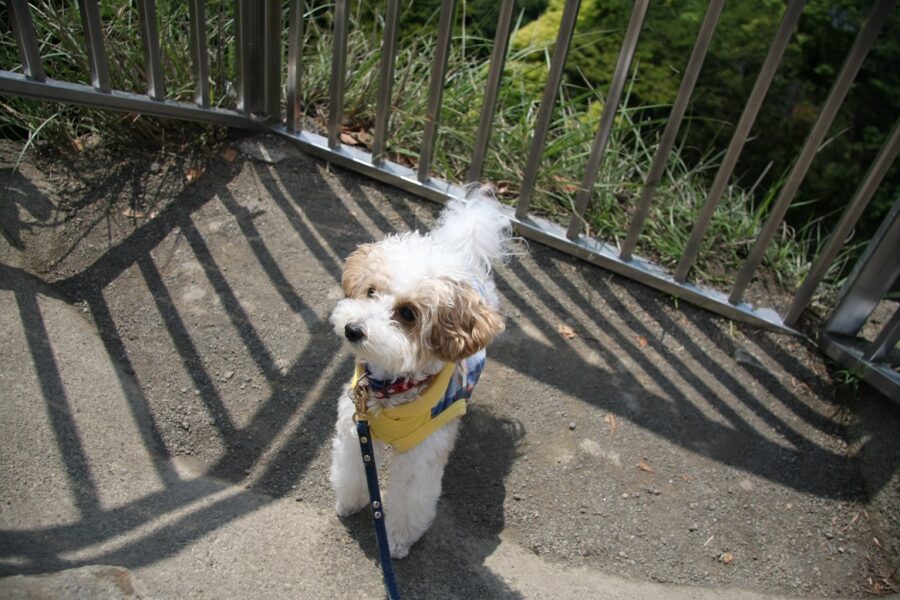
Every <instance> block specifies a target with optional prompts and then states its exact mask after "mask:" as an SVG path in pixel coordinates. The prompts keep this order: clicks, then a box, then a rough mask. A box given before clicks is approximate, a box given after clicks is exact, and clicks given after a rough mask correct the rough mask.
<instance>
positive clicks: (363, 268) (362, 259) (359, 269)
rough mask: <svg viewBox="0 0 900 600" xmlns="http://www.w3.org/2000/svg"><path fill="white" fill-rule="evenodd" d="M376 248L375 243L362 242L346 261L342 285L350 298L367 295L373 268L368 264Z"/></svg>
mask: <svg viewBox="0 0 900 600" xmlns="http://www.w3.org/2000/svg"><path fill="white" fill-rule="evenodd" d="M374 248H375V244H362V245H361V246H359V247H358V248H357V249H356V250H354V251H353V253H352V254H351V255H350V256H348V257H347V260H346V261H345V262H344V273H343V274H342V275H341V287H343V288H344V294H346V295H347V297H348V298H353V297H362V298H364V297H365V296H366V292H367V291H368V289H369V286H370V285H371V284H370V283H369V282H370V281H371V279H372V273H371V269H368V268H367V266H368V263H369V257H370V255H371V254H372V250H373V249H374Z"/></svg>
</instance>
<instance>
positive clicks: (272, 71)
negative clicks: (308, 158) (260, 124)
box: [255, 0, 282, 123]
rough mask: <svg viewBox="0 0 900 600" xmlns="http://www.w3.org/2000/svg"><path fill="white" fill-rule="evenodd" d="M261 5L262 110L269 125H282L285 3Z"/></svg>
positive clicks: (275, 0) (276, 0)
mask: <svg viewBox="0 0 900 600" xmlns="http://www.w3.org/2000/svg"><path fill="white" fill-rule="evenodd" d="M261 4H262V5H261V6H260V9H261V14H260V20H259V27H257V29H256V31H255V34H256V35H257V36H261V38H262V39H260V40H259V46H258V47H259V49H260V51H261V52H262V61H261V62H262V77H261V78H260V81H259V85H260V86H261V89H260V100H261V105H260V107H259V110H260V112H261V113H262V115H263V119H264V120H265V122H266V123H281V26H282V17H281V2H280V1H279V0H266V1H265V2H262V3H261Z"/></svg>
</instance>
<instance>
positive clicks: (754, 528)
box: [0, 137, 900, 598]
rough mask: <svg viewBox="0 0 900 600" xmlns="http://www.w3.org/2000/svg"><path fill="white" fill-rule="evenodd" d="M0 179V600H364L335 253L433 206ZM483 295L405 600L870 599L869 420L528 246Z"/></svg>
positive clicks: (149, 184) (253, 178)
mask: <svg viewBox="0 0 900 600" xmlns="http://www.w3.org/2000/svg"><path fill="white" fill-rule="evenodd" d="M259 146H262V147H264V148H266V150H267V151H266V152H265V153H263V154H260V153H259V152H258V150H257V149H256V148H258V147H259ZM238 148H241V149H242V151H238V150H237V149H238ZM0 159H2V160H3V161H4V165H3V170H2V175H3V179H2V185H3V188H4V189H5V193H4V197H3V198H2V204H0V222H2V225H3V230H2V234H3V239H2V241H0V244H2V251H0V258H2V264H0V335H2V339H3V340H4V341H3V344H2V346H0V439H2V440H3V443H2V444H0V477H2V482H3V485H2V487H0V575H8V576H9V577H6V578H4V579H0V595H3V596H4V597H48V598H50V597H123V598H126V597H152V598H203V597H208V598H306V597H310V598H312V597H316V598H322V597H334V598H350V597H356V598H358V597H366V598H370V597H371V598H380V597H383V595H384V593H383V590H382V587H381V580H380V573H379V569H378V565H377V558H376V552H375V546H374V539H373V534H372V530H371V525H370V523H369V522H368V519H367V517H366V516H365V515H362V514H361V515H356V516H354V517H351V518H349V519H347V520H341V519H338V517H337V516H336V515H335V514H334V513H333V511H332V509H331V506H332V504H333V498H332V496H331V492H330V490H329V488H328V484H327V466H328V462H329V458H330V445H329V443H328V440H329V435H330V431H331V428H332V426H333V421H334V417H335V405H336V399H337V397H338V395H339V394H341V393H342V385H343V384H344V383H345V381H346V380H347V379H348V377H349V374H350V369H351V364H352V362H351V358H350V355H349V354H348V353H347V351H346V350H345V349H344V348H343V347H342V345H341V341H340V339H338V338H337V337H336V336H335V335H334V334H333V333H332V332H331V331H330V329H329V325H328V323H327V316H328V314H329V311H330V309H331V307H332V306H333V304H334V302H335V301H336V300H337V299H338V298H339V297H340V289H339V285H338V282H339V278H340V270H341V263H342V259H343V258H344V257H345V256H346V255H347V254H349V252H350V251H352V249H353V248H354V247H355V246H356V245H357V244H358V243H361V242H365V241H369V240H371V239H376V238H380V237H383V236H384V235H386V234H389V233H393V232H398V231H404V230H407V229H415V228H427V227H428V226H429V224H431V223H432V222H433V220H434V218H435V215H436V214H437V211H438V210H439V208H438V207H436V206H434V205H431V204H428V203H426V202H424V201H421V200H417V199H414V198H411V197H409V196H407V195H405V194H403V193H400V192H398V191H396V190H394V189H392V188H390V187H387V186H382V185H378V184H375V183H372V182H369V181H367V180H365V179H363V178H361V177H358V176H355V175H353V174H350V173H346V172H341V171H336V170H334V169H332V168H330V167H329V166H328V165H326V164H324V163H321V162H319V161H316V160H313V159H311V158H309V157H307V156H305V155H302V154H300V153H299V152H297V151H295V150H293V149H291V148H289V147H286V146H284V145H283V144H282V143H280V142H276V141H274V140H272V139H270V138H265V137H263V138H252V139H249V140H243V141H236V142H235V143H234V144H233V145H231V146H228V147H223V148H220V149H217V150H216V152H215V153H210V154H205V155H181V154H178V153H158V154H152V155H151V154H146V153H141V152H139V151H134V152H125V153H120V154H116V155H112V154H105V153H103V152H102V151H97V152H94V153H86V154H81V155H75V156H69V157H54V158H46V157H40V156H29V157H27V158H26V160H25V161H24V162H23V164H22V165H21V166H20V167H19V169H18V170H17V172H15V173H13V171H12V168H11V167H12V164H13V163H14V162H15V160H16V149H15V148H14V147H12V146H9V145H6V146H3V147H0ZM497 281H498V285H499V288H500V291H501V293H502V296H503V303H504V312H505V315H506V318H507V323H508V329H507V332H506V333H505V334H504V335H503V336H502V337H501V338H500V339H499V340H498V341H497V342H496V343H495V344H494V346H493V347H492V348H491V350H490V351H489V364H488V368H487V370H486V372H485V376H484V377H483V379H482V383H480V384H479V388H478V391H477V392H476V394H475V397H474V400H473V402H472V405H471V406H472V408H471V410H470V413H469V414H468V415H467V416H466V418H465V423H464V427H463V434H462V436H461V439H460V442H459V444H458V446H457V448H456V450H455V451H454V454H453V456H452V457H451V460H450V464H449V466H448V469H447V473H446V475H445V480H444V485H445V492H444V495H443V497H442V500H441V504H440V508H439V515H438V518H437V520H436V522H435V524H434V526H433V527H432V529H431V530H430V531H429V532H428V533H427V534H426V535H425V537H424V538H423V539H422V540H421V541H420V542H419V543H418V544H416V545H415V546H414V547H413V549H412V552H411V555H410V557H409V558H407V559H405V560H403V561H400V562H399V563H397V565H396V569H397V574H398V578H399V581H400V587H401V590H402V591H403V592H404V593H405V595H406V596H407V597H413V598H424V597H428V598H494V597H496V598H517V597H521V598H725V597H727V598H788V597H790V598H812V597H842V598H855V597H863V596H866V597H869V596H870V595H872V594H886V593H890V592H892V591H895V586H896V577H895V575H894V573H893V572H892V571H895V568H896V565H897V564H898V559H897V557H898V555H900V553H898V543H900V535H898V533H900V518H898V514H900V513H898V510H897V505H898V504H897V503H898V500H897V498H898V477H897V476H896V472H897V465H898V462H900V452H898V446H900V444H898V441H897V439H896V438H897V436H896V431H897V429H896V428H897V426H898V424H900V416H898V410H897V406H896V405H894V404H893V403H891V402H890V401H888V400H887V399H884V398H882V397H880V396H877V395H875V394H872V393H870V392H869V391H868V390H862V391H861V392H860V393H858V394H855V395H849V396H847V395H846V394H845V391H846V390H844V391H840V393H838V394H836V392H835V389H836V388H835V386H834V382H833V381H832V378H831V375H830V374H829V372H828V369H827V368H826V366H825V365H824V364H823V362H822V361H821V359H820V358H819V356H818V355H817V354H816V353H815V351H814V348H812V346H811V345H810V344H808V343H807V342H804V341H803V340H799V339H795V338H791V337H787V336H780V335H774V334H770V333H765V332H760V331H757V330H754V329H753V328H750V327H745V326H742V325H739V324H734V323H731V322H729V321H727V320H724V319H721V318H718V317H716V316H714V315H711V314H710V313H707V312H705V311H702V310H700V309H695V308H694V307H691V306H686V305H685V304H684V303H679V302H678V301H677V299H673V298H670V297H666V296H664V295H661V294H658V293H656V292H653V291H651V290H648V289H646V288H643V287H641V286H640V285H637V284H634V283H632V282H629V281H626V280H623V279H621V278H619V277H617V276H614V275H611V274H609V273H606V272H604V271H602V270H600V269H597V268H594V267H591V266H588V265H584V264H581V263H579V262H578V261H577V260H575V259H572V258H569V257H567V256H564V255H561V254H559V253H556V252H554V251H551V250H548V249H545V248H542V247H540V246H536V245H531V246H530V247H526V246H523V247H522V252H521V254H520V255H518V256H516V257H514V258H513V259H512V260H511V261H510V262H509V264H508V265H506V266H504V267H501V268H500V269H498V271H497ZM845 396H846V398H845ZM387 508H388V510H389V507H387ZM97 565H101V566H97ZM113 567H117V568H113ZM47 573H56V575H49V576H41V577H35V575H36V574H47ZM92 586H94V587H92ZM67 590H68V591H67ZM29 594H30V595H29ZM66 594H68V595H66Z"/></svg>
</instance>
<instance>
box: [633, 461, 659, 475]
mask: <svg viewBox="0 0 900 600" xmlns="http://www.w3.org/2000/svg"><path fill="white" fill-rule="evenodd" d="M637 466H638V469H640V470H641V471H644V472H645V473H656V471H654V470H653V467H651V466H650V465H649V464H648V463H647V461H645V460H644V459H643V458H642V459H641V460H640V461H639V462H638V465H637Z"/></svg>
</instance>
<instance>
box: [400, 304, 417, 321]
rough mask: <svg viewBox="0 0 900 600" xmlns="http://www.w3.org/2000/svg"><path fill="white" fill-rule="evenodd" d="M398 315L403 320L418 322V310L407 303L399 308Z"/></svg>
mask: <svg viewBox="0 0 900 600" xmlns="http://www.w3.org/2000/svg"><path fill="white" fill-rule="evenodd" d="M397 315H398V316H399V317H400V319H401V320H403V321H405V322H407V323H415V322H416V311H415V310H413V309H412V307H411V306H408V305H406V304H404V305H403V306H401V307H400V308H398V309H397Z"/></svg>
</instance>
